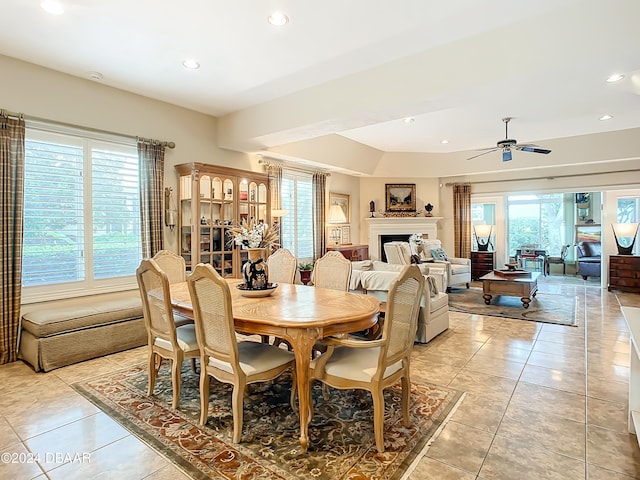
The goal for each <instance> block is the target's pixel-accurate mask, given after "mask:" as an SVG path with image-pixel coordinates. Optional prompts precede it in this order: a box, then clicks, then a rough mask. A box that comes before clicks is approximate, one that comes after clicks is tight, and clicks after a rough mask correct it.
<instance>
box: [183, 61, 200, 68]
mask: <svg viewBox="0 0 640 480" xmlns="http://www.w3.org/2000/svg"><path fill="white" fill-rule="evenodd" d="M182 66H183V67H184V68H188V69H189V70H197V69H199V68H200V64H199V63H198V62H196V61H195V60H193V59H192V58H187V59H185V60H183V61H182Z"/></svg>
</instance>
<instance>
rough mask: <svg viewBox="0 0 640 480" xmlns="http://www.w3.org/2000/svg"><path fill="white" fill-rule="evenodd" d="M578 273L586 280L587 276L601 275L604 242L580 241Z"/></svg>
mask: <svg viewBox="0 0 640 480" xmlns="http://www.w3.org/2000/svg"><path fill="white" fill-rule="evenodd" d="M577 254H578V255H577V256H578V274H579V275H582V278H583V279H584V280H586V279H587V277H589V276H592V277H599V276H600V275H601V274H600V270H601V261H602V259H601V257H602V244H601V243H600V242H578V248H577Z"/></svg>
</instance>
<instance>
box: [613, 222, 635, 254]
mask: <svg viewBox="0 0 640 480" xmlns="http://www.w3.org/2000/svg"><path fill="white" fill-rule="evenodd" d="M611 226H612V227H613V236H614V237H615V239H616V245H617V247H618V255H633V246H634V244H635V243H636V236H637V234H638V224H637V223H613V224H612V225H611Z"/></svg>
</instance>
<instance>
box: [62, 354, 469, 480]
mask: <svg viewBox="0 0 640 480" xmlns="http://www.w3.org/2000/svg"><path fill="white" fill-rule="evenodd" d="M189 363H190V362H185V363H184V366H183V371H182V379H183V383H182V394H181V398H180V405H179V407H178V410H173V409H171V381H170V370H169V367H168V362H164V363H163V366H162V368H161V369H160V376H159V379H158V382H157V383H156V388H155V391H154V395H153V396H152V397H148V396H147V395H146V389H147V374H146V368H145V366H144V365H138V366H135V367H131V368H128V369H125V370H121V371H119V372H115V373H111V374H108V375H105V376H102V377H98V378H94V379H91V380H86V381H82V382H78V383H76V384H74V385H73V387H74V388H75V389H76V390H77V391H78V392H80V393H81V394H82V395H84V396H85V397H86V398H88V399H89V400H90V401H92V402H93V403H94V404H96V405H97V406H98V407H99V408H100V409H101V410H103V411H104V412H106V413H107V414H108V415H109V416H111V417H112V418H114V419H115V420H117V421H118V422H119V423H121V424H122V425H123V426H124V427H125V428H127V429H128V430H129V431H131V432H132V433H133V434H135V435H136V436H138V437H139V438H140V439H142V440H143V441H144V442H146V443H147V444H149V445H150V446H152V447H153V448H155V449H156V450H157V451H159V452H161V453H163V454H164V455H165V456H166V457H167V458H168V459H169V460H170V461H171V462H173V463H174V464H176V465H178V466H179V467H180V468H182V469H183V470H184V471H185V472H186V473H187V474H189V475H190V476H192V477H193V478H196V479H204V478H216V479H218V478H219V479H223V478H224V479H228V478H242V479H245V480H255V479H274V478H278V479H303V478H304V479H309V478H313V479H320V480H322V479H327V480H329V479H363V480H364V479H374V478H375V479H398V478H401V477H402V475H403V473H404V472H405V471H407V469H408V468H409V467H410V466H411V464H412V462H413V461H414V460H415V459H416V458H417V457H418V456H419V455H421V453H422V452H423V449H424V448H425V447H426V445H428V442H429V440H430V439H431V438H432V437H433V435H434V433H435V432H436V431H437V430H438V428H439V427H440V426H441V424H442V423H443V422H444V421H445V419H446V418H447V416H448V415H449V414H450V412H451V411H452V409H453V408H454V407H455V406H456V405H457V402H458V400H459V399H460V397H461V392H457V391H455V390H452V389H450V388H446V387H440V386H435V385H421V384H413V385H412V391H411V405H412V407H411V427H409V428H406V427H404V426H403V422H402V415H401V410H400V396H401V389H400V385H399V384H398V385H397V386H394V387H392V388H390V389H387V390H386V391H385V434H384V437H385V449H386V450H385V452H384V453H383V454H379V453H378V452H377V450H376V448H375V440H374V435H373V403H372V400H371V395H370V394H369V393H368V392H364V391H357V390H337V389H329V392H330V397H329V400H327V401H325V400H324V398H323V396H322V389H321V386H320V384H319V382H316V383H315V384H314V387H313V401H314V405H315V411H314V417H313V419H312V421H311V424H310V425H309V438H310V446H309V450H308V452H307V453H302V452H301V448H300V443H299V431H300V429H299V418H298V415H297V414H296V413H294V412H293V411H292V409H291V406H290V403H289V396H290V389H291V379H290V378H285V377H282V378H280V379H276V380H275V381H274V382H268V383H264V384H253V385H250V386H249V387H248V393H247V395H245V401H244V423H243V434H242V441H241V443H239V444H234V443H233V442H232V441H231V434H232V431H233V418H232V413H231V388H230V387H229V386H228V385H224V384H221V383H218V382H217V381H215V380H214V379H212V380H211V395H210V402H209V419H208V422H207V424H206V426H204V427H203V426H200V424H199V415H200V407H199V386H198V379H199V376H198V375H197V374H195V373H193V371H192V370H191V369H190V367H189Z"/></svg>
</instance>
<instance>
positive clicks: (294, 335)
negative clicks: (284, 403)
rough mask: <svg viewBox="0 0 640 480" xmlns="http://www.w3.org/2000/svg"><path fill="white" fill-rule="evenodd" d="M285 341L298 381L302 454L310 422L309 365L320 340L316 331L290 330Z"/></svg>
mask: <svg viewBox="0 0 640 480" xmlns="http://www.w3.org/2000/svg"><path fill="white" fill-rule="evenodd" d="M287 334H288V335H287V339H288V340H290V342H291V346H292V347H293V353H294V354H295V357H296V376H297V380H298V411H299V415H300V445H301V446H302V450H303V452H306V451H307V448H308V447H309V437H308V435H307V434H308V431H309V423H310V422H311V383H310V375H309V365H310V364H311V354H312V350H313V345H314V344H315V342H316V340H318V339H320V338H321V335H320V331H319V330H318V329H315V328H313V329H308V330H302V329H298V328H295V329H291V330H289V331H288V332H287Z"/></svg>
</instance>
